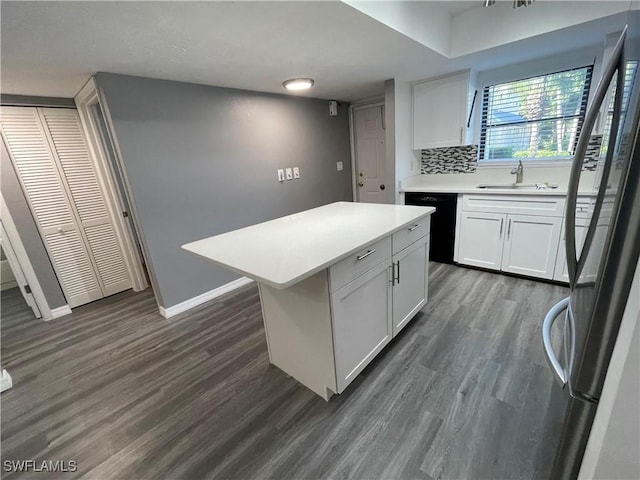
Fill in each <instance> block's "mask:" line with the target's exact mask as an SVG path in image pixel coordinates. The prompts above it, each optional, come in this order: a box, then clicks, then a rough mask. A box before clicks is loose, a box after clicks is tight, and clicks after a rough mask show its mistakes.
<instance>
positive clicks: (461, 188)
mask: <svg viewBox="0 0 640 480" xmlns="http://www.w3.org/2000/svg"><path fill="white" fill-rule="evenodd" d="M400 191H401V192H432V193H464V194H490V195H551V196H553V195H555V196H565V195H566V194H567V190H566V188H562V187H559V188H546V189H542V190H536V189H535V188H522V189H508V188H477V187H476V186H470V185H469V184H466V185H465V184H459V185H456V184H450V185H414V186H407V187H403V188H401V189H400Z"/></svg>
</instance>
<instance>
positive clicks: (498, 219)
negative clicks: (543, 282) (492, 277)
mask: <svg viewBox="0 0 640 480" xmlns="http://www.w3.org/2000/svg"><path fill="white" fill-rule="evenodd" d="M462 197H463V198H462V202H460V205H461V209H462V210H461V211H459V212H458V219H459V224H458V226H457V230H456V261H457V262H458V263H460V264H464V265H472V266H475V267H482V268H486V269H490V270H500V271H503V272H509V273H517V274H520V275H527V276H530V277H537V278H545V279H553V278H555V276H554V274H555V272H556V270H557V268H556V264H557V260H556V257H557V256H558V247H559V244H560V233H561V229H562V212H563V210H564V199H563V198H561V197H550V196H545V197H534V196H530V197H524V196H522V197H519V198H513V196H512V197H509V196H506V195H505V196H497V195H493V196H490V195H487V196H483V195H469V196H467V195H463V196H462ZM545 214H546V215H545Z"/></svg>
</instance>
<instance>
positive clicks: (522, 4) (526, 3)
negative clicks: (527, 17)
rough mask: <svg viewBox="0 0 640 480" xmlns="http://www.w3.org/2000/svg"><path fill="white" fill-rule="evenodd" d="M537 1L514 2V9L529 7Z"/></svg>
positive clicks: (514, 0) (522, 0)
mask: <svg viewBox="0 0 640 480" xmlns="http://www.w3.org/2000/svg"><path fill="white" fill-rule="evenodd" d="M535 1H536V0H513V8H518V7H528V6H529V5H531V4H532V3H533V2H535Z"/></svg>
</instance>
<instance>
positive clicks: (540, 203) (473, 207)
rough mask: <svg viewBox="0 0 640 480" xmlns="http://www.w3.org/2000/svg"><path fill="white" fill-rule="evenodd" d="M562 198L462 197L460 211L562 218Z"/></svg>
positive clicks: (542, 196)
mask: <svg viewBox="0 0 640 480" xmlns="http://www.w3.org/2000/svg"><path fill="white" fill-rule="evenodd" d="M564 203H565V199H564V197H559V196H558V197H550V196H546V195H535V196H534V195H531V196H524V195H522V196H520V195H518V196H516V195H508V196H507V195H463V196H462V210H464V211H467V212H489V213H513V214H516V215H542V216H547V217H562V216H563V215H564Z"/></svg>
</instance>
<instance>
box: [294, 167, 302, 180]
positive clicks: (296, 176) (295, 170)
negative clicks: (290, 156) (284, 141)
mask: <svg viewBox="0 0 640 480" xmlns="http://www.w3.org/2000/svg"><path fill="white" fill-rule="evenodd" d="M293 178H300V167H293Z"/></svg>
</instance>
